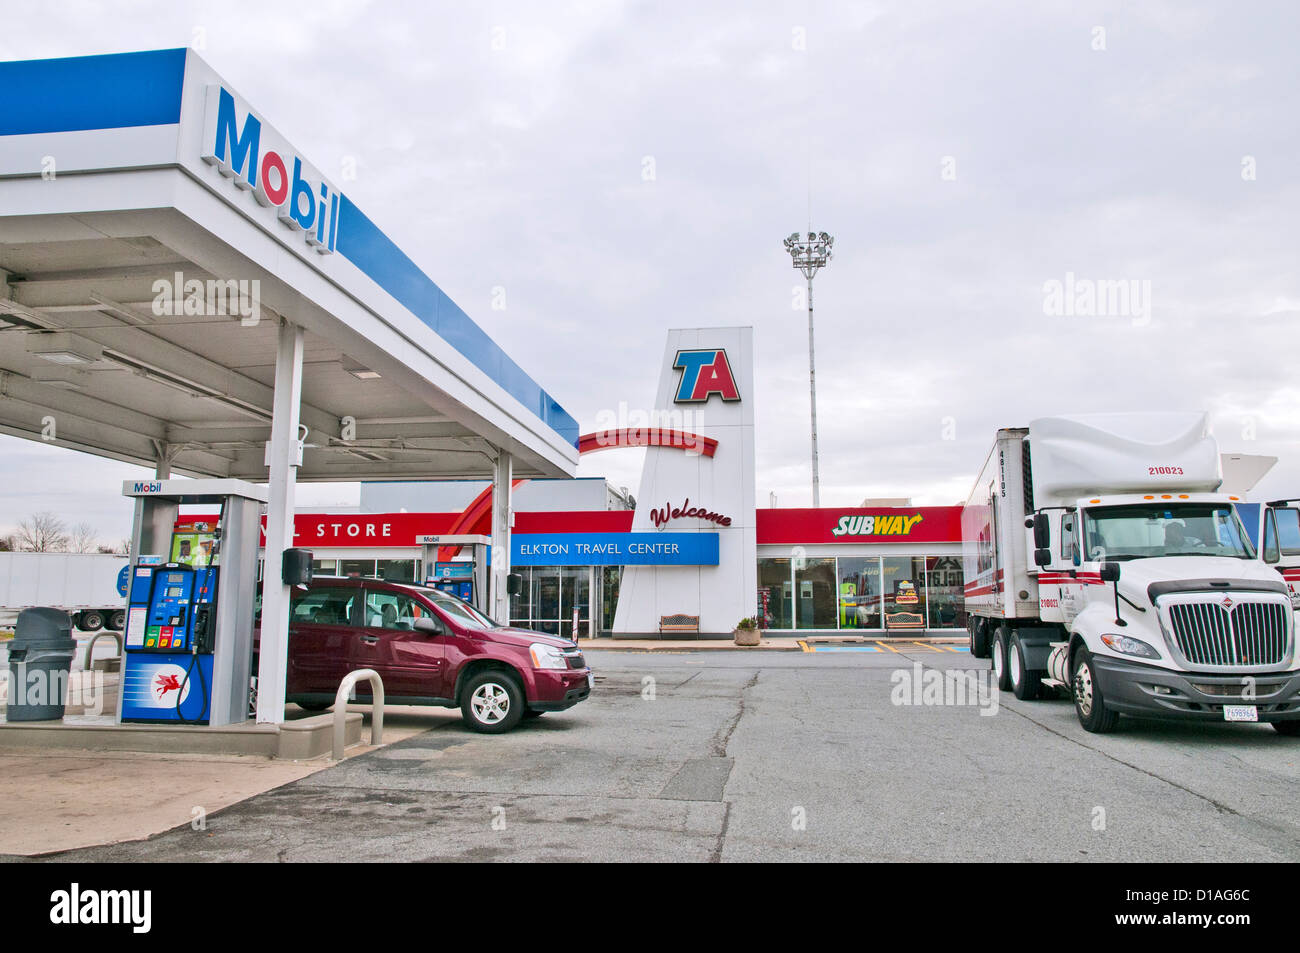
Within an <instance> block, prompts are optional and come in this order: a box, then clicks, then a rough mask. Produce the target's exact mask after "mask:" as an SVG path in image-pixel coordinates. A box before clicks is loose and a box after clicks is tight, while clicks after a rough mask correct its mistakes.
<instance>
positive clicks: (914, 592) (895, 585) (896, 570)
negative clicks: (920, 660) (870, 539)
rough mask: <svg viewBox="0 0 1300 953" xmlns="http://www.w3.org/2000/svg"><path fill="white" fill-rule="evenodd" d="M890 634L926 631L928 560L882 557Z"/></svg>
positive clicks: (886, 624)
mask: <svg viewBox="0 0 1300 953" xmlns="http://www.w3.org/2000/svg"><path fill="white" fill-rule="evenodd" d="M881 566H882V579H883V588H884V593H885V610H884V611H885V630H886V631H887V632H893V631H900V630H902V631H906V630H908V629H924V628H925V557H924V556H884V557H882V558H881Z"/></svg>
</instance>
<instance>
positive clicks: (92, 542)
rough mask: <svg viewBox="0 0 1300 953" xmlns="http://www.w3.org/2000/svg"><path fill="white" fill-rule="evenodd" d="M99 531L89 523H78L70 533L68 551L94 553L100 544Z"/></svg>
mask: <svg viewBox="0 0 1300 953" xmlns="http://www.w3.org/2000/svg"><path fill="white" fill-rule="evenodd" d="M98 536H99V533H98V531H97V530H96V529H95V527H93V526H91V525H90V524H89V523H78V524H77V525H76V526H74V527H72V530H71V532H70V533H69V534H68V552H70V553H93V552H94V551H95V546H96V545H98V542H99V540H98V538H97V537H98Z"/></svg>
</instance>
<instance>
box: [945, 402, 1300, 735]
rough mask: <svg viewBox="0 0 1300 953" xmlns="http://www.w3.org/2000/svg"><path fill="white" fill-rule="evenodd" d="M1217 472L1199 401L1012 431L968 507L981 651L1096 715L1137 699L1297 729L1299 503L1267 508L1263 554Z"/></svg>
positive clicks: (1175, 710)
mask: <svg viewBox="0 0 1300 953" xmlns="http://www.w3.org/2000/svg"><path fill="white" fill-rule="evenodd" d="M1222 482H1223V475H1222V465H1221V462H1220V455H1219V448H1218V444H1217V443H1216V441H1215V439H1214V437H1213V436H1212V435H1211V434H1210V431H1209V424H1208V419H1207V418H1206V416H1204V415H1201V414H1155V413H1152V414H1109V415H1092V416H1074V417H1048V418H1043V419H1039V420H1034V421H1031V422H1030V424H1029V426H1028V427H1027V428H1012V429H1007V430H999V431H998V433H997V438H996V440H995V441H994V444H993V449H992V451H991V452H990V453H989V455H988V458H987V459H986V460H985V462H984V466H983V468H982V470H981V472H980V475H979V478H978V480H976V482H975V486H974V487H973V489H972V490H971V493H970V497H969V498H968V500H967V501H966V505H965V508H964V509H963V512H962V557H963V568H964V570H965V581H966V609H967V613H968V620H969V621H968V628H969V631H970V637H971V653H972V654H973V655H975V656H976V657H979V658H989V657H991V658H992V660H993V670H994V672H995V673H996V675H997V679H998V685H999V688H1001V689H1002V690H1008V689H1010V690H1011V691H1013V692H1015V695H1016V697H1017V698H1021V699H1033V698H1037V697H1039V696H1040V694H1041V693H1043V688H1044V686H1050V687H1052V688H1060V689H1064V690H1065V691H1067V692H1068V693H1069V694H1070V695H1071V696H1072V697H1073V699H1074V706H1075V712H1076V714H1077V715H1078V717H1079V721H1080V723H1081V724H1082V725H1083V727H1084V728H1085V729H1087V730H1088V731H1093V732H1105V731H1110V730H1112V729H1114V728H1115V726H1116V724H1117V723H1118V721H1119V716H1120V715H1121V714H1128V715H1137V716H1143V717H1154V718H1170V719H1194V720H1195V719H1200V720H1206V721H1225V720H1226V721H1260V722H1270V723H1272V725H1273V727H1274V728H1275V729H1276V730H1277V731H1279V732H1280V733H1282V734H1284V735H1297V734H1300V659H1298V658H1297V651H1296V631H1295V630H1296V621H1295V608H1296V604H1295V603H1294V602H1293V600H1296V599H1297V598H1300V597H1297V596H1295V595H1294V594H1293V593H1292V591H1291V588H1290V587H1289V586H1288V584H1287V582H1286V581H1284V579H1283V576H1284V575H1286V572H1285V568H1284V566H1285V564H1286V562H1287V557H1286V555H1285V554H1284V553H1283V550H1284V549H1285V548H1287V547H1286V545H1285V543H1286V542H1288V541H1290V542H1293V543H1294V546H1293V548H1295V549H1296V550H1297V552H1296V553H1294V554H1292V556H1291V562H1293V563H1300V539H1297V540H1290V539H1289V536H1290V535H1295V534H1289V533H1287V531H1282V532H1283V534H1284V536H1283V539H1282V540H1281V541H1279V539H1278V534H1279V529H1278V526H1279V524H1281V523H1285V524H1286V525H1287V526H1300V524H1297V523H1296V522H1295V517H1296V516H1297V515H1300V514H1296V513H1295V512H1294V511H1288V510H1286V508H1285V507H1284V506H1283V505H1282V504H1278V505H1277V506H1274V507H1269V508H1267V511H1266V515H1265V517H1264V518H1263V521H1262V525H1261V527H1260V539H1261V546H1260V550H1261V552H1260V553H1257V552H1256V549H1255V547H1254V546H1252V544H1251V541H1250V538H1249V536H1248V535H1247V533H1246V532H1245V529H1244V527H1243V525H1242V522H1241V520H1240V518H1239V516H1238V514H1237V511H1236V508H1235V507H1236V504H1238V503H1240V502H1242V500H1241V498H1240V495H1239V494H1235V493H1224V492H1221V486H1222ZM1297 532H1300V529H1298V530H1297ZM1266 560H1267V561H1266ZM1270 563H1271V564H1270ZM1280 572H1281V573H1282V574H1281V575H1280V574H1279V573H1280Z"/></svg>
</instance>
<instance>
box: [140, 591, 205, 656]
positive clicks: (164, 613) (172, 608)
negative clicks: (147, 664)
mask: <svg viewBox="0 0 1300 953" xmlns="http://www.w3.org/2000/svg"><path fill="white" fill-rule="evenodd" d="M161 576H162V577H163V578H162V579H161V580H159V581H158V583H157V584H155V586H154V596H153V599H152V600H151V601H150V603H149V616H148V619H147V620H146V622H145V630H144V647H145V649H146V650H148V649H158V650H162V651H178V650H183V649H186V648H188V647H189V645H188V643H189V638H188V636H189V634H190V618H189V616H190V612H191V611H192V606H191V598H190V593H191V592H192V591H193V589H194V574H193V573H191V572H166V571H164V572H162V573H161Z"/></svg>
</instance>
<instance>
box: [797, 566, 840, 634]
mask: <svg viewBox="0 0 1300 953" xmlns="http://www.w3.org/2000/svg"><path fill="white" fill-rule="evenodd" d="M801 564H802V565H801ZM794 586H795V596H796V598H797V599H798V602H797V603H796V604H795V625H796V627H797V628H800V629H833V628H835V625H836V620H837V617H838V615H839V586H838V585H837V584H836V582H835V560H834V559H809V558H806V557H805V558H804V559H802V560H800V562H798V563H796V564H795V569H794Z"/></svg>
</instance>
